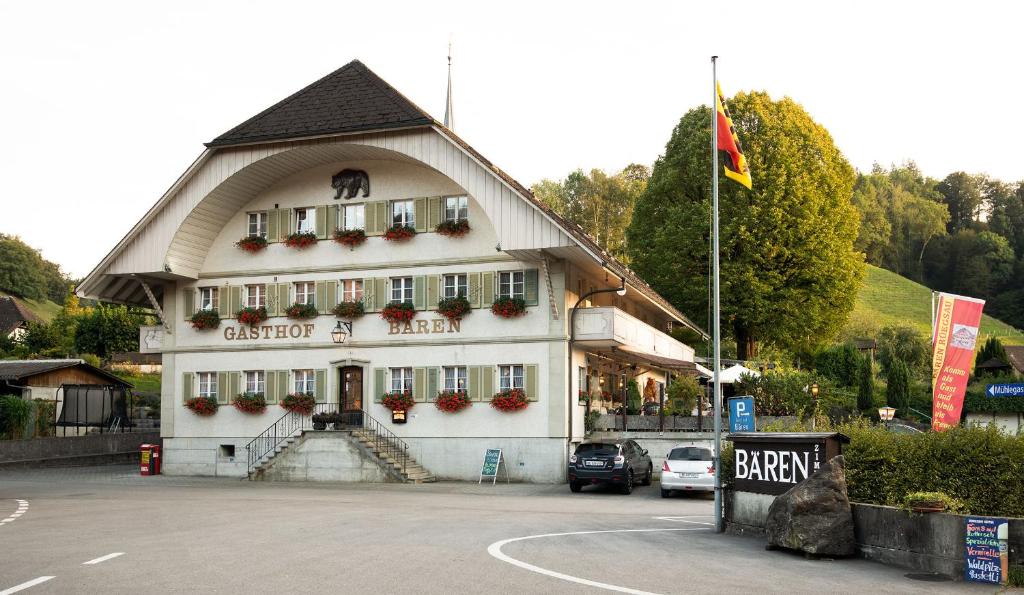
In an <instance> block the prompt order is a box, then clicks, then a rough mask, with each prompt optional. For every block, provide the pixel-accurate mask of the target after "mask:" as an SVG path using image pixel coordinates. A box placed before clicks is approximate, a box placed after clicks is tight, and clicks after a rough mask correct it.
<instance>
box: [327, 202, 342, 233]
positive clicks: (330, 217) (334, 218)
mask: <svg viewBox="0 0 1024 595" xmlns="http://www.w3.org/2000/svg"><path fill="white" fill-rule="evenodd" d="M338 211H339V209H338V205H329V206H328V207H327V237H328V238H333V237H334V231H335V230H336V229H338V228H339V227H341V224H340V223H339V222H338Z"/></svg>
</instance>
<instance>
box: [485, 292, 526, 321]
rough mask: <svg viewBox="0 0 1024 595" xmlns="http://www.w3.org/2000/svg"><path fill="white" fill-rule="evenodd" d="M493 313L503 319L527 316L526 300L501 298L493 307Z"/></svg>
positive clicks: (495, 301)
mask: <svg viewBox="0 0 1024 595" xmlns="http://www.w3.org/2000/svg"><path fill="white" fill-rule="evenodd" d="M491 313H492V314H494V315H495V316H500V317H502V318H516V317H518V316H522V315H523V314H526V300H524V299H523V298H517V297H500V298H498V299H496V300H494V303H493V304H492V305H491Z"/></svg>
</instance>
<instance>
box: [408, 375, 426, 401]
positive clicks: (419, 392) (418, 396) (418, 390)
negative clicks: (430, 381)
mask: <svg viewBox="0 0 1024 595" xmlns="http://www.w3.org/2000/svg"><path fill="white" fill-rule="evenodd" d="M412 398H413V399H414V400H415V401H417V402H423V401H426V400H427V369H426V368H413V369H412Z"/></svg>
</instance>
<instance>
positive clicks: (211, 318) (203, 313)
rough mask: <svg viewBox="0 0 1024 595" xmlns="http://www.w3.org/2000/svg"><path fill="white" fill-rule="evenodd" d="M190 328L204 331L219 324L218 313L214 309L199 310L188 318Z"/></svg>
mask: <svg viewBox="0 0 1024 595" xmlns="http://www.w3.org/2000/svg"><path fill="white" fill-rule="evenodd" d="M189 322H191V323H192V328H194V329H196V330H197V331H205V330H207V329H214V328H217V327H218V326H220V314H218V313H217V311H216V310H200V311H198V312H196V313H195V314H193V315H192V318H190V319H189Z"/></svg>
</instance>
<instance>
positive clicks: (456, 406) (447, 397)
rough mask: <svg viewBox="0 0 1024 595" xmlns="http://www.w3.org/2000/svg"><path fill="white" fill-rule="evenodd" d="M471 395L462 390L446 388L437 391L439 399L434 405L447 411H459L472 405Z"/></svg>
mask: <svg viewBox="0 0 1024 595" xmlns="http://www.w3.org/2000/svg"><path fill="white" fill-rule="evenodd" d="M472 404H473V402H472V401H470V400H469V395H467V394H466V392H465V391H461V390H446V391H442V392H439V393H437V400H436V401H434V406H435V407H437V408H438V409H440V410H441V411H444V412H445V413H457V412H459V411H462V410H463V409H465V408H466V407H469V406H470V405H472Z"/></svg>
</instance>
